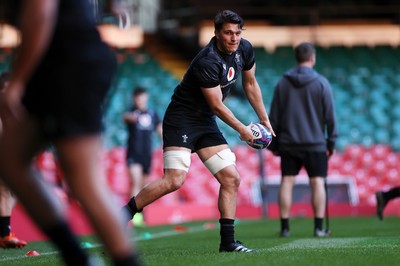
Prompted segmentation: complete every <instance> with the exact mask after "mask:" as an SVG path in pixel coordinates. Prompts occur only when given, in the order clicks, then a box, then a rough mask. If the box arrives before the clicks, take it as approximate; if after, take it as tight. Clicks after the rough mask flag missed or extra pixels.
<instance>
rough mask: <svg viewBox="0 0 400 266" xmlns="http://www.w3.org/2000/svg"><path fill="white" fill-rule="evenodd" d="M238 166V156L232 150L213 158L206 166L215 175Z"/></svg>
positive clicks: (223, 151)
mask: <svg viewBox="0 0 400 266" xmlns="http://www.w3.org/2000/svg"><path fill="white" fill-rule="evenodd" d="M235 164H236V156H235V154H234V153H233V152H232V151H231V150H230V149H225V150H222V151H220V152H217V153H216V154H214V155H213V156H211V157H210V158H209V159H208V160H207V161H205V162H204V165H205V166H206V167H207V168H208V170H210V172H211V173H212V174H213V175H215V174H216V173H218V172H219V171H221V170H222V169H224V168H225V167H227V166H229V165H235Z"/></svg>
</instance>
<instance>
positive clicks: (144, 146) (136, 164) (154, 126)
mask: <svg viewBox="0 0 400 266" xmlns="http://www.w3.org/2000/svg"><path fill="white" fill-rule="evenodd" d="M148 99H149V94H148V93H147V91H146V89H144V88H142V87H137V88H135V90H134V91H133V94H132V102H133V106H132V107H131V108H130V110H129V111H128V112H126V113H124V115H123V119H124V122H125V124H126V125H127V129H128V142H127V147H126V151H127V153H126V161H127V165H128V169H129V176H130V178H131V183H132V192H131V195H130V196H131V197H133V196H136V195H137V194H138V193H139V191H140V190H141V189H142V188H143V187H144V186H145V185H146V184H147V183H148V178H149V173H150V168H151V159H152V158H151V157H152V138H153V134H152V133H153V132H154V131H157V133H158V134H159V136H160V137H162V125H161V121H160V118H159V117H158V115H157V113H156V112H155V111H153V110H150V109H148V107H147V104H148ZM132 223H133V224H134V225H136V226H143V225H144V219H143V215H142V213H138V214H137V215H135V217H134V218H133V220H132Z"/></svg>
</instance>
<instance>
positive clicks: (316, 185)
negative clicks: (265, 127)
mask: <svg viewBox="0 0 400 266" xmlns="http://www.w3.org/2000/svg"><path fill="white" fill-rule="evenodd" d="M294 52H295V57H296V61H297V66H295V67H294V68H292V69H290V70H289V71H288V72H287V73H286V74H284V75H283V77H282V78H281V79H280V80H279V82H278V84H277V85H276V88H275V91H274V96H273V99H272V103H271V110H270V121H271V125H272V127H273V128H274V130H275V133H276V135H277V139H276V140H275V141H273V142H272V143H271V145H270V146H269V147H268V148H269V149H270V150H271V151H272V152H273V153H274V154H275V155H278V156H281V171H282V180H281V185H280V189H279V195H278V202H279V209H280V218H281V232H280V235H281V236H282V237H287V236H289V235H290V229H289V217H290V209H291V205H292V192H293V185H294V183H295V177H296V175H297V174H298V173H299V171H300V169H301V168H302V167H304V168H305V170H306V171H307V174H308V176H309V178H310V185H311V192H312V193H311V194H312V196H311V202H312V206H313V211H314V236H317V237H324V236H327V233H326V231H325V230H323V226H322V224H323V219H324V216H325V204H326V191H325V189H324V182H325V178H326V177H327V172H328V158H329V157H330V156H331V155H332V154H333V152H334V148H335V140H336V137H337V133H336V122H335V111H334V105H333V97H332V89H331V86H330V84H329V82H328V80H327V79H326V78H325V77H323V76H322V75H320V74H319V73H318V72H316V71H315V70H314V69H313V67H314V65H315V63H316V51H315V47H314V46H313V45H312V44H311V43H307V42H304V43H301V44H299V45H298V46H297V47H296V48H295V50H294Z"/></svg>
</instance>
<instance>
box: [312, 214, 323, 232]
mask: <svg viewBox="0 0 400 266" xmlns="http://www.w3.org/2000/svg"><path fill="white" fill-rule="evenodd" d="M323 220H324V219H323V218H317V217H314V229H318V230H322V221H323Z"/></svg>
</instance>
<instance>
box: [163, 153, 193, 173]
mask: <svg viewBox="0 0 400 266" xmlns="http://www.w3.org/2000/svg"><path fill="white" fill-rule="evenodd" d="M190 155H191V153H190V152H189V151H183V150H176V151H165V152H164V168H165V169H180V170H184V171H186V172H188V171H189V167H190Z"/></svg>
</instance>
